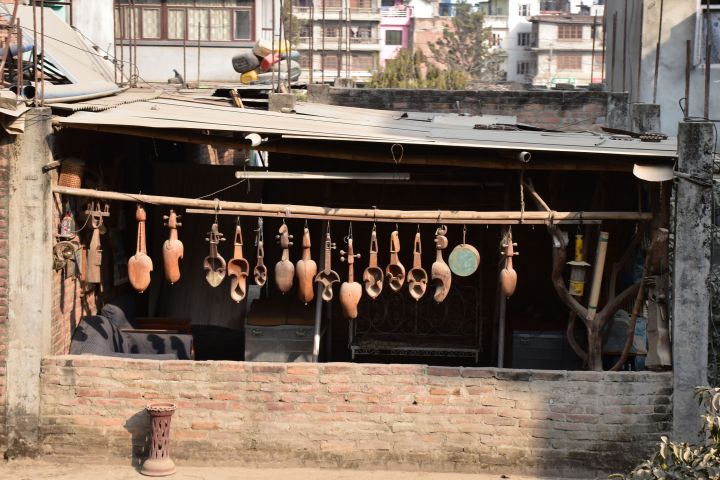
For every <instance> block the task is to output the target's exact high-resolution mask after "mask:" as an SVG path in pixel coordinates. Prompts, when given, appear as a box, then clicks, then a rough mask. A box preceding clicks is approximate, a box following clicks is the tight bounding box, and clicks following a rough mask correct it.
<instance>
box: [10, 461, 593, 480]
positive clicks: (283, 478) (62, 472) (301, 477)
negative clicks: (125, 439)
mask: <svg viewBox="0 0 720 480" xmlns="http://www.w3.org/2000/svg"><path fill="white" fill-rule="evenodd" d="M46 478H47V479H56V480H126V479H140V478H148V477H145V476H143V475H141V474H140V473H138V472H137V471H136V470H135V469H134V468H132V467H131V466H129V465H87V464H85V465H73V464H69V463H62V464H61V463H50V462H44V461H39V460H17V461H11V462H3V463H0V479H2V480H5V479H7V480H11V479H12V480H39V479H46ZM168 478H172V479H173V480H275V479H278V480H369V479H372V480H500V479H510V480H559V479H558V477H552V478H550V477H534V476H523V475H512V474H509V473H508V474H506V475H500V474H494V475H490V474H461V473H429V472H398V471H387V470H384V471H381V470H373V471H367V470H330V469H318V468H277V469H274V468H246V467H242V468H235V467H184V466H179V467H178V469H177V473H176V474H174V475H173V476H171V477H168ZM568 480H570V479H568ZM572 480H589V479H588V478H587V477H585V478H582V479H581V478H576V479H572Z"/></svg>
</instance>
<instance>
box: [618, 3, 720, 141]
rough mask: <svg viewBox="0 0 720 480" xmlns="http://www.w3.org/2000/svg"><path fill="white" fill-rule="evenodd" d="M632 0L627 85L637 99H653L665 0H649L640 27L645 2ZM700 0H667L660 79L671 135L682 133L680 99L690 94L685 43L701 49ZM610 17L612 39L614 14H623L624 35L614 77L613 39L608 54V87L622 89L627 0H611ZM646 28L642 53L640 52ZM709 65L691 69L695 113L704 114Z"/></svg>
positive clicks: (719, 109)
mask: <svg viewBox="0 0 720 480" xmlns="http://www.w3.org/2000/svg"><path fill="white" fill-rule="evenodd" d="M635 3H636V2H630V4H631V8H630V9H629V19H628V32H631V33H630V34H629V35H628V41H627V58H626V61H625V87H626V90H627V91H629V92H630V94H631V95H630V98H631V100H632V101H640V102H652V101H653V82H654V70H655V46H656V43H657V39H658V25H659V15H660V0H645V1H644V12H643V27H642V29H641V28H640V8H639V7H640V6H639V4H640V2H637V4H638V5H635ZM697 7H698V2H697V1H696V0H683V1H665V2H664V13H663V28H662V35H661V47H660V62H659V68H658V79H657V103H658V104H660V115H661V124H662V130H663V132H664V133H667V134H669V135H676V134H677V127H678V123H679V122H680V121H681V120H682V116H683V115H682V111H681V109H680V106H679V104H678V100H679V99H681V98H682V97H684V96H685V45H686V41H687V40H690V41H691V42H692V47H693V49H694V48H695V26H696V12H697ZM605 8H606V12H607V14H606V16H607V18H608V19H610V20H609V21H608V34H607V38H608V39H611V38H612V18H613V14H614V13H615V12H617V13H618V34H617V45H616V52H615V57H616V60H615V68H614V77H613V78H610V77H611V73H612V72H613V68H612V44H611V41H610V40H608V42H607V43H608V51H607V54H606V57H605V61H606V67H605V69H606V72H607V76H608V81H607V84H608V88H609V89H610V90H612V91H621V90H622V74H623V68H622V67H623V61H622V58H623V57H622V51H623V24H624V22H623V15H624V9H625V2H624V0H609V1H608V2H607V5H606V7H605ZM640 32H642V52H640V51H639V48H638V47H639V45H640V37H639V34H640ZM640 53H641V57H640V58H641V62H642V63H641V71H640V78H638V58H639V57H638V55H639V54H640ZM704 75H705V69H704V66H703V65H693V66H692V68H691V72H690V116H702V115H703V102H704V81H705V80H704ZM709 99H710V115H709V116H710V118H716V119H717V118H720V64H715V65H713V66H712V67H711V69H710V96H709Z"/></svg>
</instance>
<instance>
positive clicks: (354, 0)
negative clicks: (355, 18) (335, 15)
mask: <svg viewBox="0 0 720 480" xmlns="http://www.w3.org/2000/svg"><path fill="white" fill-rule="evenodd" d="M350 9H351V10H370V9H372V0H350Z"/></svg>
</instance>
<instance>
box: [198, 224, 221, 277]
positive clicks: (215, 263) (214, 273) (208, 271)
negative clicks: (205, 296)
mask: <svg viewBox="0 0 720 480" xmlns="http://www.w3.org/2000/svg"><path fill="white" fill-rule="evenodd" d="M205 241H206V242H209V243H210V253H209V254H208V256H207V257H205V260H203V269H204V270H205V280H207V282H208V283H209V284H210V286H211V287H217V286H218V285H220V284H221V283H222V281H223V279H224V278H225V275H226V274H227V265H226V263H225V259H224V258H223V257H222V256H220V254H219V253H218V244H219V243H220V242H224V241H225V239H224V238H223V234H222V233H220V232H219V230H218V223H217V221H215V223H213V224H212V226H211V227H210V231H209V232H208V237H207V238H206V239H205Z"/></svg>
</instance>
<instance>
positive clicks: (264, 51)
mask: <svg viewBox="0 0 720 480" xmlns="http://www.w3.org/2000/svg"><path fill="white" fill-rule="evenodd" d="M291 50H292V45H290V42H287V41H284V42H282V43H280V42H277V41H276V42H274V43H270V41H269V40H264V39H262V38H261V39H260V40H258V41H257V42H255V46H253V53H254V54H255V55H257V56H258V57H261V58H264V57H267V56H268V55H270V54H271V53H273V52H274V53H285V52H289V51H291Z"/></svg>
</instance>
